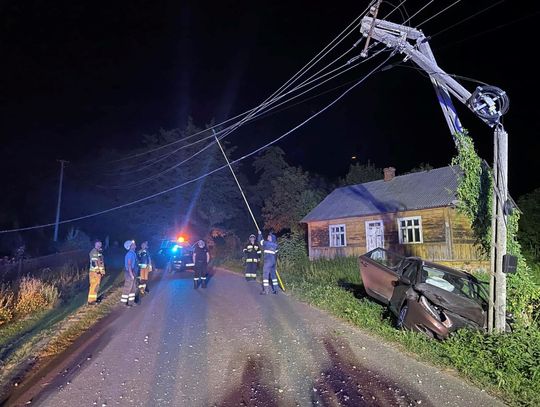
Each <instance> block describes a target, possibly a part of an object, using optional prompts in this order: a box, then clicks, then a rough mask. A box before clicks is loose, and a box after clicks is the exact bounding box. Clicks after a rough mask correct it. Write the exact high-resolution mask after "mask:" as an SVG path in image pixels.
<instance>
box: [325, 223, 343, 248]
mask: <svg viewBox="0 0 540 407" xmlns="http://www.w3.org/2000/svg"><path fill="white" fill-rule="evenodd" d="M341 227H343V232H341V231H340V232H337V233H336V232H332V228H341ZM341 234H343V244H342V245H339V246H336V245H334V240H333V239H332V235H341ZM328 239H329V242H328V243H329V247H347V225H346V224H344V223H338V224H331V225H328Z"/></svg>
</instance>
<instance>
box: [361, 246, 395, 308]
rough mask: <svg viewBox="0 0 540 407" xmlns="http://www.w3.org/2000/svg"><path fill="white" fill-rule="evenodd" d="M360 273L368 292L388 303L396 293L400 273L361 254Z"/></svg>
mask: <svg viewBox="0 0 540 407" xmlns="http://www.w3.org/2000/svg"><path fill="white" fill-rule="evenodd" d="M359 265H360V275H361V276H362V283H363V285H364V289H365V290H366V292H367V294H368V295H369V296H371V297H373V298H375V299H377V300H379V301H381V302H383V303H384V304H388V303H389V301H390V299H391V298H392V295H393V293H394V284H395V282H396V281H398V274H397V273H396V272H395V271H393V270H391V269H389V268H388V267H385V266H383V265H382V264H380V263H378V262H377V261H375V260H372V259H370V258H369V257H366V256H365V255H364V256H360V258H359Z"/></svg>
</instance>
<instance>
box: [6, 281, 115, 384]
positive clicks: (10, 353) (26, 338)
mask: <svg viewBox="0 0 540 407" xmlns="http://www.w3.org/2000/svg"><path fill="white" fill-rule="evenodd" d="M83 280H84V281H85V283H82V284H77V289H76V291H74V287H73V286H70V287H69V288H66V289H64V290H62V292H63V293H65V295H66V296H65V297H64V298H62V300H61V301H58V302H57V303H56V304H55V306H54V307H53V308H51V309H47V310H43V311H40V312H34V313H32V314H30V315H28V316H26V317H25V318H15V319H14V320H13V321H11V322H9V323H7V324H5V325H3V326H1V327H0V349H1V350H0V395H5V393H7V392H9V386H10V383H12V382H13V381H14V380H15V379H16V378H21V377H22V376H24V375H25V374H26V373H27V372H28V371H29V370H30V369H31V368H32V366H34V365H35V364H36V363H37V362H41V361H43V360H44V359H46V358H47V357H51V356H54V355H56V354H59V353H60V352H62V351H64V350H65V349H67V347H68V346H69V345H70V344H71V343H73V341H74V340H75V339H76V338H77V337H79V336H80V335H81V334H82V333H84V332H85V331H86V330H87V329H88V328H89V327H90V326H92V325H93V324H95V323H96V322H97V321H98V320H99V319H101V318H102V317H103V316H105V315H107V314H108V313H110V311H111V309H112V308H113V306H115V305H117V304H118V298H119V294H118V295H116V294H117V291H118V290H119V288H117V287H118V285H119V282H120V281H121V280H122V273H115V272H113V273H110V274H108V275H107V276H106V277H105V278H104V279H103V281H102V289H101V292H102V293H103V295H104V299H103V301H102V302H101V304H99V305H97V306H94V307H86V306H84V305H85V304H86V297H87V293H88V284H87V280H86V279H83ZM69 294H71V296H69Z"/></svg>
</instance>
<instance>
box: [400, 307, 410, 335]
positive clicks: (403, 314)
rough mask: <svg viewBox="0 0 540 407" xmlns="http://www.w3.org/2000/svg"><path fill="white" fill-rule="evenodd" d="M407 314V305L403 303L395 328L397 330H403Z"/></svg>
mask: <svg viewBox="0 0 540 407" xmlns="http://www.w3.org/2000/svg"><path fill="white" fill-rule="evenodd" d="M408 312H409V305H408V304H407V303H405V304H403V306H402V307H401V310H400V311H399V315H398V319H397V327H398V328H399V329H405V318H407V313H408Z"/></svg>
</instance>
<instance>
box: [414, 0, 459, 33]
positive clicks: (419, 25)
mask: <svg viewBox="0 0 540 407" xmlns="http://www.w3.org/2000/svg"><path fill="white" fill-rule="evenodd" d="M460 2H461V0H456V1H454V2H453V3H452V4H450V5H449V6H447V7H445V8H443V9H442V10H441V11H439V12H438V13H437V14H434V15H432V16H431V17H429V18H428V19H427V20H424V21H422V22H421V23H420V24H418V25H417V26H416V28H420V27H421V26H422V25H424V24H425V23H427V22H428V21H431V20H433V19H434V18H436V17H438V16H439V15H441V14H442V13H444V12H446V11H447V10H450V9H451V8H452V7H454V6H455V5H456V4H458V3H460Z"/></svg>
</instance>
